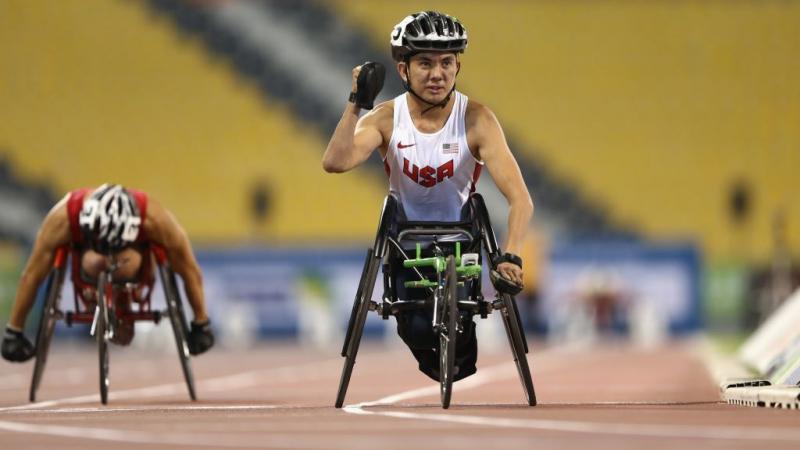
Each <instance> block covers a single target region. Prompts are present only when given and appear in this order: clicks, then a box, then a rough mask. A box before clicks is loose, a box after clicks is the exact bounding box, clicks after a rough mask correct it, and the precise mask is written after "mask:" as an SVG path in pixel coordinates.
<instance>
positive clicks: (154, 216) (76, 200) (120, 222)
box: [2, 184, 214, 362]
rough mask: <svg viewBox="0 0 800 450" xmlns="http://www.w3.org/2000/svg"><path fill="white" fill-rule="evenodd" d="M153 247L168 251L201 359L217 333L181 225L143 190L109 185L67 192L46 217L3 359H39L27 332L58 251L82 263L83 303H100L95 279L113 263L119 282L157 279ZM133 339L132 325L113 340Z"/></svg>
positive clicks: (123, 324)
mask: <svg viewBox="0 0 800 450" xmlns="http://www.w3.org/2000/svg"><path fill="white" fill-rule="evenodd" d="M150 244H158V245H159V246H161V247H163V248H164V249H165V250H166V253H167V257H168V259H169V264H170V267H171V268H172V269H173V270H174V271H175V272H176V273H177V274H178V275H180V276H181V278H182V279H183V281H184V285H185V289H186V296H187V297H188V299H189V303H190V304H191V306H192V310H193V311H194V320H193V321H192V326H191V330H190V331H189V335H188V336H187V343H188V346H189V351H190V352H191V353H192V354H193V355H197V354H200V353H203V352H205V351H206V350H208V349H209V348H211V346H212V345H214V335H213V334H212V332H211V326H210V324H209V321H208V316H207V315H206V307H205V300H204V296H203V284H202V274H201V272H200V267H199V266H198V265H197V261H196V260H195V257H194V253H193V252H192V247H191V245H190V244H189V239H188V237H187V236H186V233H185V232H184V230H183V228H181V226H180V225H179V224H178V222H177V221H176V220H175V217H174V216H173V215H172V214H171V213H170V212H169V211H167V210H166V209H165V208H164V207H163V206H161V204H159V203H158V202H156V201H155V200H153V199H152V198H151V197H148V196H147V194H145V193H144V192H141V191H136V190H133V189H125V188H123V187H122V186H120V185H116V184H104V185H102V186H100V187H98V188H97V189H77V190H74V191H72V192H70V193H69V194H67V195H66V197H64V198H63V199H62V200H61V201H59V202H58V203H57V204H56V205H55V206H54V207H53V209H51V210H50V212H49V213H48V214H47V216H46V217H45V219H44V222H43V223H42V227H41V229H40V230H39V233H38V235H37V236H36V242H35V243H34V245H33V251H32V252H31V256H30V258H29V259H28V263H27V265H26V266H25V269H24V270H23V272H22V276H21V278H20V282H19V288H18V289H17V295H16V298H15V300H14V305H13V307H12V309H11V317H10V318H9V321H8V325H7V326H6V332H5V335H4V337H3V344H2V355H3V358H5V359H7V360H9V361H13V362H24V361H27V360H29V359H30V358H32V357H33V356H34V354H35V349H34V346H33V345H32V344H31V342H30V341H29V340H28V339H27V338H25V336H24V335H23V333H22V329H23V327H24V325H25V317H26V316H27V315H28V312H29V311H30V309H31V306H32V305H33V302H34V300H35V297H36V291H37V289H38V288H39V285H40V284H41V283H42V281H44V279H45V278H46V277H47V275H48V273H49V272H50V269H51V267H52V265H53V259H54V257H55V253H56V250H57V249H58V248H60V247H63V246H66V245H68V246H70V249H71V255H72V257H73V258H79V260H80V265H79V267H80V269H79V270H80V279H81V283H80V284H81V286H79V295H80V297H81V298H82V300H84V301H86V302H89V303H95V302H96V296H95V292H94V291H95V287H94V286H96V279H97V276H98V275H99V273H100V272H101V271H102V270H104V269H105V268H107V267H109V266H110V265H111V264H112V263H114V264H116V265H117V266H118V268H117V269H116V270H115V271H114V273H113V274H112V279H113V280H114V281H119V282H137V281H140V280H141V279H142V277H144V276H146V275H147V273H146V272H147V271H150V275H152V270H153V266H152V255H151V253H150ZM73 267H75V266H73ZM116 307H117V308H128V307H130V305H129V304H118V305H116ZM132 338H133V322H132V321H118V322H117V324H116V326H115V329H114V338H113V339H112V341H113V342H115V343H117V344H121V345H127V344H128V343H130V341H131V339H132Z"/></svg>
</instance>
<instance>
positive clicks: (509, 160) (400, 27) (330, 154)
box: [322, 11, 533, 380]
mask: <svg viewBox="0 0 800 450" xmlns="http://www.w3.org/2000/svg"><path fill="white" fill-rule="evenodd" d="M390 37H391V47H392V57H393V59H394V60H395V61H396V68H397V72H398V73H399V75H400V78H401V79H402V80H403V84H404V86H405V88H406V91H407V92H406V93H404V94H402V95H400V96H398V97H396V98H394V99H393V100H390V101H387V102H384V103H381V104H379V105H378V106H377V107H375V109H373V110H372V111H370V112H369V113H368V114H366V115H365V116H364V117H361V118H360V119H359V113H360V111H361V109H362V108H364V109H372V106H373V102H374V99H375V97H376V96H377V94H378V92H379V91H380V89H381V87H382V84H383V72H382V67H381V66H380V65H376V64H375V63H365V64H364V65H362V66H359V67H356V68H354V69H353V83H352V92H351V94H350V102H349V103H348V104H347V106H346V107H345V110H344V114H343V115H342V118H341V120H340V121H339V124H338V125H337V127H336V130H335V131H334V133H333V136H332V137H331V139H330V142H329V143H328V148H327V149H326V150H325V155H324V157H323V160H322V166H323V168H324V169H325V170H326V171H327V172H335V173H341V172H347V171H348V170H351V169H353V168H355V167H357V166H358V165H360V164H362V163H363V162H364V161H366V160H367V158H368V157H369V156H370V154H372V152H373V151H374V150H375V149H376V148H377V149H379V150H380V152H381V156H382V157H383V161H384V164H385V168H386V171H387V173H388V175H389V190H390V192H391V193H392V194H394V195H395V196H396V197H397V198H398V200H399V201H400V204H401V205H402V207H403V210H404V211H405V215H406V218H407V220H411V221H440V222H455V221H458V220H459V219H460V217H461V210H462V207H463V206H464V205H465V203H467V200H468V198H469V195H470V193H472V192H473V191H474V190H475V185H476V183H477V181H478V176H479V175H480V172H481V168H482V167H483V166H485V167H486V168H487V169H488V170H489V173H490V174H491V176H492V178H493V179H494V181H495V184H496V185H497V187H498V188H499V189H500V192H502V194H503V195H504V196H505V198H506V200H507V201H508V204H509V207H510V208H509V214H508V236H507V240H506V245H505V249H506V253H505V254H504V255H503V256H502V257H501V258H500V259H499V260H498V261H493V262H492V264H493V265H494V266H495V270H496V273H497V274H499V277H496V278H493V282H494V284H495V287H496V288H498V289H499V290H501V291H503V292H508V293H511V294H516V293H517V292H518V291H519V289H520V288H521V286H522V260H521V259H520V258H519V256H517V255H518V254H519V253H520V250H521V245H522V240H523V235H524V233H525V230H526V229H527V226H528V222H529V221H530V219H531V216H532V214H533V202H532V200H531V197H530V195H529V193H528V189H527V188H526V186H525V182H524V181H523V179H522V174H521V173H520V170H519V166H518V165H517V162H516V160H515V159H514V156H513V155H512V154H511V151H510V150H509V148H508V144H507V143H506V140H505V136H504V134H503V130H502V128H501V127H500V124H499V123H498V121H497V118H496V117H495V115H494V114H493V113H492V111H491V110H490V109H489V108H487V107H486V106H484V105H482V104H480V103H478V102H476V101H474V100H468V99H467V96H465V95H464V94H462V93H461V92H458V91H456V90H455V83H456V76H457V75H458V72H459V70H460V69H461V61H460V60H459V54H460V53H463V52H464V50H465V49H466V47H467V31H466V29H465V28H464V26H463V25H462V24H461V23H460V22H459V20H458V19H456V18H454V17H451V16H448V15H446V14H442V13H438V12H434V11H427V12H420V13H417V14H412V15H410V16H407V17H405V18H404V19H403V20H402V21H401V22H400V23H399V24H397V25H396V26H395V27H394V29H393V30H392V32H391V35H390ZM470 323H471V322H470ZM472 325H474V324H472ZM426 328H427V330H426ZM429 329H430V321H426V320H416V319H415V318H412V319H403V320H401V319H400V318H398V332H399V334H400V336H401V337H402V338H403V340H404V341H405V342H406V344H407V345H408V346H409V347H410V348H411V350H412V353H413V354H414V356H415V357H416V358H417V360H418V362H419V363H420V370H422V371H423V372H424V373H426V374H427V375H428V376H430V377H431V378H434V379H437V380H438V372H437V369H436V367H437V365H438V363H437V361H438V360H437V357H436V354H435V351H434V350H432V349H433V348H434V347H435V346H436V345H435V343H433V342H430V341H429V339H422V340H420V339H417V338H416V337H419V336H423V335H427V336H428V337H430V336H432V335H431V334H430V330H429ZM468 330H469V331H470V334H471V336H467V339H466V341H467V342H468V344H467V347H466V348H464V347H461V345H460V344H459V347H461V348H459V349H457V351H456V365H458V366H459V370H458V372H457V373H456V375H455V379H456V380H457V379H460V378H464V377H466V376H468V375H471V374H472V373H474V372H475V360H476V359H477V343H476V341H475V339H474V326H471V327H469V328H468Z"/></svg>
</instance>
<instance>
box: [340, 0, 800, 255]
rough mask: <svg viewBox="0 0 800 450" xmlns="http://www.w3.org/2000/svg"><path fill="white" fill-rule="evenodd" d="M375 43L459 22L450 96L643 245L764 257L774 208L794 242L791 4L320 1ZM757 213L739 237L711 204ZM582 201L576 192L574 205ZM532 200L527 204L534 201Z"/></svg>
mask: <svg viewBox="0 0 800 450" xmlns="http://www.w3.org/2000/svg"><path fill="white" fill-rule="evenodd" d="M326 4H328V5H333V6H334V7H335V8H336V10H337V11H339V12H340V14H342V15H343V16H344V17H347V18H348V20H349V21H351V22H352V23H354V24H357V25H358V26H359V27H363V28H364V29H367V30H369V31H370V33H371V35H372V40H373V42H375V43H376V45H386V44H385V43H386V40H387V39H388V38H387V30H389V29H390V28H391V27H392V25H394V23H395V22H396V21H397V20H398V18H400V17H403V16H404V15H405V14H408V13H410V12H413V11H418V10H422V9H440V10H443V11H447V12H448V13H450V14H454V15H456V16H458V17H459V18H461V19H462V20H463V21H464V23H466V24H468V31H469V33H470V44H469V48H468V51H467V53H466V54H465V55H464V57H463V61H464V64H465V69H464V70H463V72H462V73H461V74H460V81H459V86H461V87H462V88H463V89H464V90H465V91H466V92H467V93H468V94H469V93H474V95H475V96H476V97H479V98H481V99H483V101H484V102H486V103H487V104H488V105H489V106H491V107H492V108H493V109H494V110H495V112H496V113H497V114H498V116H499V118H500V120H501V122H502V123H503V124H504V125H505V126H506V131H507V133H508V134H510V135H511V136H514V137H515V139H516V140H518V145H517V146H515V149H516V150H517V152H523V153H525V152H529V154H530V157H531V159H534V160H536V161H541V162H543V164H545V165H546V167H547V168H548V171H549V172H550V173H552V174H554V175H555V176H557V177H559V179H564V180H568V181H570V182H572V183H573V184H574V185H575V186H577V188H576V191H577V192H580V193H581V195H583V196H586V195H590V196H591V198H592V199H593V200H596V201H597V202H600V203H601V204H607V205H608V207H609V209H610V210H611V211H612V212H613V214H612V215H613V217H615V218H616V219H617V220H618V221H620V222H623V223H630V224H632V225H633V226H634V227H636V229H638V230H641V231H642V232H643V234H644V235H645V236H646V237H650V238H675V237H688V238H696V239H697V240H698V241H699V243H700V244H701V247H702V248H703V249H704V250H705V251H706V254H708V255H709V256H711V258H724V257H727V256H730V255H731V253H734V252H735V251H736V250H734V247H742V248H741V251H742V252H744V253H749V254H748V256H749V257H751V258H760V259H763V258H765V257H766V256H767V255H768V254H769V252H770V251H771V241H770V226H771V225H770V224H771V216H772V214H773V212H774V211H776V210H778V209H781V208H785V209H789V210H791V211H789V214H790V215H791V218H790V219H789V222H790V223H791V225H790V226H791V232H790V234H791V235H792V236H794V242H793V244H794V248H797V247H798V246H800V242H797V239H799V238H798V236H800V209H798V208H795V207H794V206H792V205H796V204H797V201H796V198H797V194H798V192H800V188H799V187H798V184H797V182H796V181H794V180H795V178H796V177H795V175H794V174H795V172H796V171H797V167H800V151H798V148H800V147H798V146H799V145H800V126H799V125H798V124H800V108H798V106H797V105H800V82H798V80H800V66H798V64H797V63H796V61H797V58H796V55H797V54H798V52H800V28H798V27H797V26H796V24H797V23H798V21H800V4H798V3H787V2H781V1H764V2H755V1H739V2H723V3H719V2H699V3H698V2H646V1H627V2H619V1H593V2H572V3H569V4H564V3H563V2H519V1H510V0H501V1H497V2H491V3H486V2H478V1H456V0H446V1H408V2H392V1H387V0H377V1H372V2H350V1H346V0H337V1H332V2H327V3H326ZM739 179H744V180H747V181H748V182H749V184H750V185H751V186H752V187H753V195H754V204H755V205H757V206H755V207H754V208H757V211H755V212H754V214H753V215H752V216H751V218H750V219H751V220H750V222H749V223H747V224H745V229H744V230H743V231H742V232H741V233H739V232H738V231H737V230H736V229H734V228H733V227H732V226H731V223H730V220H729V214H728V210H727V198H728V195H729V190H730V188H731V185H732V184H733V183H734V182H735V181H736V180H739ZM587 193H588V194H587ZM546 195H547V194H546V193H544V192H542V194H541V195H540V197H542V198H544V197H546Z"/></svg>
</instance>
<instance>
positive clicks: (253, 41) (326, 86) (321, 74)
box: [153, 0, 633, 238]
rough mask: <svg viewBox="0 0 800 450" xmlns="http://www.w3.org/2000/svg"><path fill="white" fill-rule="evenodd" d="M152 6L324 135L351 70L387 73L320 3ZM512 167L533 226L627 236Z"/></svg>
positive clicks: (378, 50)
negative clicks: (527, 197) (370, 66)
mask: <svg viewBox="0 0 800 450" xmlns="http://www.w3.org/2000/svg"><path fill="white" fill-rule="evenodd" d="M153 4H154V5H156V6H157V7H158V8H159V9H160V10H162V11H165V12H167V13H168V14H170V15H171V16H172V17H174V19H175V22H176V23H177V24H178V25H179V26H181V27H182V28H183V29H185V30H187V31H190V32H193V33H197V34H199V35H201V36H203V38H204V40H205V41H206V42H207V43H208V45H209V47H210V48H212V49H213V50H214V51H216V52H219V53H220V54H222V55H224V56H226V57H227V58H228V59H229V60H230V61H232V63H233V65H234V67H236V68H237V69H238V70H239V71H240V73H241V74H242V75H244V76H245V77H249V78H252V79H253V80H254V81H256V83H257V84H258V85H259V86H260V87H261V88H262V90H263V91H264V93H265V95H266V96H267V97H269V98H274V99H280V101H282V102H284V103H285V104H286V105H287V106H288V107H289V108H290V109H292V110H293V111H294V112H295V114H296V115H297V116H298V117H301V118H303V119H304V120H306V121H308V122H311V123H315V124H316V125H317V126H318V127H320V128H321V129H322V130H323V132H324V133H326V134H328V133H330V132H331V131H332V130H333V128H334V127H335V126H336V123H337V121H338V119H339V117H340V116H341V108H342V97H343V95H342V93H343V92H344V93H346V92H347V91H346V86H348V84H349V77H350V70H351V69H352V67H354V66H355V65H358V64H360V63H362V62H364V61H365V60H372V61H379V62H381V63H383V64H384V65H385V66H387V67H392V66H393V62H392V61H391V58H390V57H389V53H388V52H387V51H386V48H385V45H377V46H376V45H373V43H372V41H371V39H370V37H369V36H368V35H366V34H364V32H363V31H361V30H360V29H359V28H357V27H353V26H352V25H351V24H349V23H347V22H346V21H343V20H342V18H341V17H339V16H338V15H336V14H335V13H334V11H331V10H330V9H329V8H328V7H327V5H326V4H324V3H319V2H313V1H293V2H286V1H262V2H201V3H195V2H185V1H181V0H155V1H153ZM332 86H339V87H338V88H332ZM402 91H403V88H402V85H401V83H400V80H399V78H398V77H397V76H396V75H394V73H393V72H391V71H390V73H389V75H388V77H387V80H386V86H385V88H384V90H383V93H382V95H381V97H380V98H379V100H386V99H389V98H391V97H393V96H395V95H397V94H399V93H401V92H402ZM513 145H515V144H513ZM370 162H371V165H372V170H373V171H374V172H382V171H383V164H382V163H381V161H380V159H379V158H378V157H377V155H375V156H373V157H372V158H371V159H370ZM519 162H520V165H521V168H522V172H523V176H524V177H525V178H526V181H527V183H528V185H529V187H530V188H531V190H532V191H534V192H535V194H536V198H537V208H538V211H539V218H540V219H542V218H543V217H544V218H545V219H544V220H546V221H550V222H558V225H557V226H554V227H551V228H555V229H558V230H559V232H560V233H562V234H564V235H567V236H569V235H573V236H574V235H584V236H585V235H592V236H595V237H601V236H602V237H626V238H627V237H630V236H632V235H633V233H631V232H630V231H628V230H623V229H622V228H621V227H620V226H619V225H612V224H611V223H610V221H609V219H608V217H607V216H606V214H605V209H604V208H603V207H600V206H599V205H597V204H593V203H592V202H591V201H588V200H587V198H586V197H585V196H584V195H581V194H579V193H578V192H577V191H576V190H575V189H574V188H573V186H572V185H571V184H570V183H566V182H564V181H563V180H559V179H558V178H556V177H554V176H552V175H551V174H550V173H549V172H548V171H547V170H545V168H544V167H543V166H542V164H541V163H537V162H536V160H535V159H532V158H530V157H528V158H521V159H520V160H519ZM498 213H500V212H499V211H498Z"/></svg>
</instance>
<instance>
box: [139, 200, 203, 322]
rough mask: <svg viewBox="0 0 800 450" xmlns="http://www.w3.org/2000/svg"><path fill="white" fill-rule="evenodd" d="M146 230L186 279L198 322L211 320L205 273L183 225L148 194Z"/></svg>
mask: <svg viewBox="0 0 800 450" xmlns="http://www.w3.org/2000/svg"><path fill="white" fill-rule="evenodd" d="M144 229H145V232H146V233H147V236H148V238H150V239H152V240H153V241H154V242H156V243H158V244H159V245H161V246H162V247H164V250H166V251H167V258H168V259H169V265H170V267H171V268H172V270H174V271H175V273H177V274H178V275H180V276H181V279H183V285H184V288H185V290H186V297H188V299H189V304H190V305H191V306H192V311H194V319H195V321H197V322H205V321H206V320H208V314H207V313H206V303H205V295H204V294H203V274H202V272H201V271H200V266H199V265H198V264H197V260H196V259H195V257H194V252H193V251H192V245H191V243H190V242H189V237H188V236H187V235H186V232H185V231H184V230H183V227H181V225H180V224H179V223H178V221H177V220H176V219H175V216H173V215H172V213H171V212H169V211H167V209H166V208H164V207H163V206H161V204H160V203H158V202H157V201H155V200H154V199H153V198H152V197H149V198H148V203H147V218H146V219H145V224H144Z"/></svg>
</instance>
